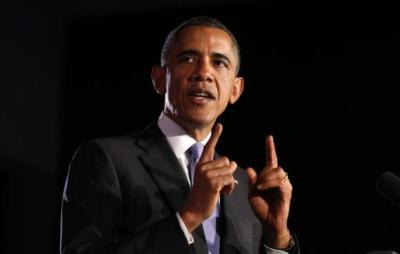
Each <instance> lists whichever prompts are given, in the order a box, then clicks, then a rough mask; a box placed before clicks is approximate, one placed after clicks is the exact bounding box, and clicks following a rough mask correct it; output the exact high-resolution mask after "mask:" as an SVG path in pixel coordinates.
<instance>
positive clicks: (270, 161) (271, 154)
mask: <svg viewBox="0 0 400 254" xmlns="http://www.w3.org/2000/svg"><path fill="white" fill-rule="evenodd" d="M265 146H266V149H267V162H266V167H267V168H276V167H278V156H277V155H276V151H275V144H274V138H273V137H272V136H271V135H270V136H268V137H267V139H266V140H265Z"/></svg>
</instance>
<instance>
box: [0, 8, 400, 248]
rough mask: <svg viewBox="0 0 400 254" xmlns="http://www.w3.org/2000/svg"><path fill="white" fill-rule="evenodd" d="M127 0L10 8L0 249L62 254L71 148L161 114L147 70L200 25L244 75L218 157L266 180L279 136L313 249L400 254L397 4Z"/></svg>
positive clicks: (298, 222)
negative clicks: (179, 29) (227, 40)
mask: <svg viewBox="0 0 400 254" xmlns="http://www.w3.org/2000/svg"><path fill="white" fill-rule="evenodd" d="M121 2H122V1H121ZM121 2H118V1H116V2H113V3H109V4H107V3H102V2H101V3H92V2H91V1H86V2H84V3H80V2H79V3H78V2H77V1H75V2H74V1H71V2H69V3H68V4H65V5H64V6H59V5H55V4H50V3H46V2H42V4H43V6H44V7H45V8H41V9H40V10H41V11H40V12H35V11H33V10H36V11H37V9H36V8H35V7H29V6H28V5H29V4H27V7H21V6H17V5H15V6H13V7H12V10H13V11H14V13H18V14H19V15H20V16H18V15H17V17H20V18H21V19H18V18H15V17H14V16H13V15H11V14H12V13H13V12H11V14H9V17H8V16H6V17H8V18H7V19H6V20H7V21H9V22H8V23H9V25H10V26H9V27H10V28H9V30H7V31H8V32H6V34H5V35H6V36H5V37H4V38H10V39H9V40H6V41H4V42H2V44H4V45H2V49H1V51H2V52H3V51H4V54H3V55H4V56H5V57H3V59H2V62H1V63H2V64H3V65H4V67H8V68H9V70H10V71H8V72H6V73H5V76H4V77H5V78H4V81H2V83H3V84H5V86H4V87H5V91H6V93H3V94H2V95H3V96H2V98H1V99H2V100H1V101H2V104H4V105H2V108H3V109H4V114H3V113H2V115H1V116H0V117H1V120H2V128H4V130H2V133H3V134H4V138H2V140H3V142H2V143H1V146H0V152H1V153H0V162H1V171H0V174H1V178H0V183H1V197H2V200H1V205H2V207H1V208H2V209H1V228H2V229H1V230H2V233H3V235H5V236H6V237H5V238H3V239H2V241H3V243H2V244H1V247H0V252H1V253H28V252H31V251H32V250H35V252H39V253H55V252H57V248H58V240H59V239H58V227H59V222H58V218H59V211H60V200H61V193H62V186H63V183H64V179H65V175H66V172H67V166H68V161H69V159H70V158H71V156H72V154H73V152H74V151H75V149H76V148H77V147H78V146H79V144H81V143H82V142H84V141H86V140H89V139H92V138H96V137H103V136H115V135H122V134H124V133H127V132H132V131H135V130H138V129H141V128H142V127H144V126H146V125H147V124H148V123H150V121H151V120H153V119H154V118H156V117H157V116H158V115H159V112H160V110H161V105H162V98H159V97H158V96H157V95H156V94H155V93H154V91H153V88H152V85H151V81H150V69H151V67H152V65H153V64H155V63H158V62H159V53H160V49H161V46H162V41H163V39H164V38H165V36H166V33H167V32H168V31H169V30H170V29H171V28H173V27H174V26H175V25H177V24H178V23H179V22H181V21H182V20H184V19H186V18H188V17H191V16H193V15H204V14H205V15H210V16H215V17H217V18H219V19H221V21H223V22H224V23H226V25H227V26H228V27H230V28H232V30H233V32H234V34H236V35H237V37H238V41H239V43H240V45H241V50H242V56H243V63H242V65H243V68H242V70H241V75H243V76H244V77H245V79H246V90H245V93H244V95H243V97H242V98H241V100H240V101H239V102H238V103H237V104H236V105H234V106H233V107H231V108H230V109H228V111H227V112H226V113H225V114H224V115H223V116H222V117H221V119H220V121H221V122H222V123H223V124H224V127H225V128H224V133H223V136H222V140H221V142H220V144H219V151H220V152H221V153H222V154H226V155H228V156H229V157H231V158H234V159H235V160H236V161H238V162H239V164H240V165H242V166H243V167H246V166H250V165H251V166H256V167H257V168H259V169H260V168H261V167H262V166H263V163H264V157H265V154H264V149H265V148H264V137H265V135H267V134H274V135H275V140H276V143H277V149H278V155H279V158H280V163H281V164H282V166H283V167H284V168H285V169H286V170H287V171H288V172H289V173H290V177H291V180H292V182H293V185H294V188H295V189H294V200H293V205H292V217H291V220H292V224H293V225H294V227H295V229H296V232H297V234H298V236H299V238H300V240H301V242H302V249H303V253H311V254H312V253H316V254H318V253H365V252H366V251H367V250H372V249H394V250H397V251H399V250H400V246H399V242H398V236H399V235H400V231H399V229H400V227H399V226H400V225H399V224H400V221H399V219H398V214H399V210H398V209H397V208H395V207H393V206H392V205H390V204H388V203H387V202H386V201H385V200H383V199H382V198H381V197H380V196H378V194H377V193H376V191H375V180H376V178H377V177H378V176H379V175H380V173H382V172H384V171H387V170H392V171H393V172H394V173H396V174H399V173H400V169H399V168H400V165H399V164H400V163H399V159H398V156H397V154H398V151H399V149H398V144H399V142H400V134H399V132H398V130H399V129H400V126H399V124H398V123H397V119H396V116H397V115H398V111H399V109H400V105H399V104H400V101H399V100H398V98H397V97H398V96H397V93H396V92H395V90H396V89H395V86H396V84H398V83H399V78H398V75H397V68H396V67H397V61H398V59H399V55H400V54H399V48H398V45H399V32H398V29H395V28H396V27H395V22H393V21H394V20H393V19H394V16H391V15H390V13H388V9H390V8H386V9H384V10H382V9H383V8H382V9H380V8H378V7H379V6H366V5H363V6H362V7H360V6H359V5H358V4H357V3H353V4H349V3H347V4H344V3H343V4H340V3H338V4H337V5H336V6H328V4H325V5H322V6H319V7H320V8H318V12H317V11H315V8H314V7H313V5H311V4H309V6H308V5H306V4H304V5H301V6H300V5H298V6H291V8H289V7H288V6H278V5H276V4H275V5H273V4H260V3H257V2H256V1H253V2H251V3H246V4H244V3H240V1H237V2H236V3H234V4H227V3H225V2H224V1H220V2H219V3H218V4H211V3H205V4H203V5H199V6H198V7H194V6H196V5H185V6H183V7H182V6H181V7H178V6H179V5H178V1H176V2H174V3H173V4H172V5H170V6H168V5H166V4H163V3H161V2H160V3H158V5H154V6H150V5H148V4H145V3H140V4H139V3H137V4H133V3H124V4H122V3H121ZM311 7H312V8H311ZM20 11H22V12H20ZM25 23H27V24H29V25H27V26H26V27H25V26H23V25H21V24H25ZM21 27H23V28H24V29H22V30H21ZM13 38H16V39H15V41H14V40H13ZM3 84H2V85H3ZM3 97H4V98H3Z"/></svg>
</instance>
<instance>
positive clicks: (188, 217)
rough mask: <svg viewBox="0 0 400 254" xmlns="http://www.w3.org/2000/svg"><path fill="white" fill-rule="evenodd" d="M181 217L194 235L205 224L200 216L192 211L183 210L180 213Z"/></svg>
mask: <svg viewBox="0 0 400 254" xmlns="http://www.w3.org/2000/svg"><path fill="white" fill-rule="evenodd" d="M179 216H180V217H181V219H182V221H183V223H185V226H186V228H187V230H188V231H189V232H190V233H192V232H193V231H194V230H195V229H196V228H197V227H198V226H199V225H200V224H201V223H202V222H203V221H202V220H201V218H200V216H198V215H196V213H193V212H190V211H186V210H182V211H180V212H179Z"/></svg>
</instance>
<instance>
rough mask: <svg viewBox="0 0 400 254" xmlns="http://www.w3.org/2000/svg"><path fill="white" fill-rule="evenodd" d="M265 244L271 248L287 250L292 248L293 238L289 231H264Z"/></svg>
mask: <svg viewBox="0 0 400 254" xmlns="http://www.w3.org/2000/svg"><path fill="white" fill-rule="evenodd" d="M264 242H265V243H266V245H268V246H269V247H271V248H274V249H279V250H285V249H288V248H290V247H292V246H291V245H292V242H293V238H292V235H291V234H290V231H289V230H288V229H286V230H283V231H274V230H271V229H264Z"/></svg>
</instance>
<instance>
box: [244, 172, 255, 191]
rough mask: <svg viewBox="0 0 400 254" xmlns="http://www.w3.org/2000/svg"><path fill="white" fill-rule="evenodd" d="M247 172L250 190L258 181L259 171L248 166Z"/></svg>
mask: <svg viewBox="0 0 400 254" xmlns="http://www.w3.org/2000/svg"><path fill="white" fill-rule="evenodd" d="M246 173H247V176H248V177H249V191H251V190H252V189H253V187H254V185H255V184H256V182H257V173H256V171H255V170H254V169H253V168H247V169H246Z"/></svg>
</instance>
